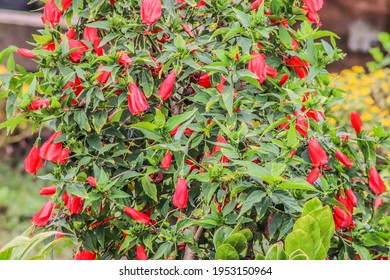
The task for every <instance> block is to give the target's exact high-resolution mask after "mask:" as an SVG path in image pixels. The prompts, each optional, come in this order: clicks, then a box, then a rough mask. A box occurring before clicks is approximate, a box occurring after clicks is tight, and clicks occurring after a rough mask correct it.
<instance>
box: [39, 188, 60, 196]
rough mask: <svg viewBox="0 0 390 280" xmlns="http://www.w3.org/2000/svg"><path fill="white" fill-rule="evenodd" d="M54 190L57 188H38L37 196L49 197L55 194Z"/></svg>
mask: <svg viewBox="0 0 390 280" xmlns="http://www.w3.org/2000/svg"><path fill="white" fill-rule="evenodd" d="M56 190H57V186H50V187H44V188H40V190H39V195H40V196H50V195H53V194H55V193H56Z"/></svg>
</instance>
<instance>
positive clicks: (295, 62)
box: [286, 56, 310, 80]
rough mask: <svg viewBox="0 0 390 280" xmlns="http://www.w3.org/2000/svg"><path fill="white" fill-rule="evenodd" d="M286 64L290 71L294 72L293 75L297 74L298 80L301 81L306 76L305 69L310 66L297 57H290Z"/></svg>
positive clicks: (306, 71)
mask: <svg viewBox="0 0 390 280" xmlns="http://www.w3.org/2000/svg"><path fill="white" fill-rule="evenodd" d="M286 64H287V66H289V67H290V68H292V70H294V71H295V73H297V75H298V77H299V79H301V80H302V79H304V78H305V77H306V76H307V74H308V73H309V71H308V70H307V68H308V67H309V66H310V64H309V63H308V62H306V61H302V60H301V59H300V58H299V57H297V56H293V57H291V58H290V59H289V60H288V61H287V62H286Z"/></svg>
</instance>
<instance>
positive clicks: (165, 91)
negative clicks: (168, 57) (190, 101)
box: [158, 71, 176, 100]
mask: <svg viewBox="0 0 390 280" xmlns="http://www.w3.org/2000/svg"><path fill="white" fill-rule="evenodd" d="M175 81H176V72H175V71H172V72H171V73H170V74H169V75H168V77H167V78H166V79H165V80H164V81H163V82H162V83H161V86H160V89H159V90H158V94H159V95H160V97H161V99H162V100H166V99H167V98H168V97H169V96H170V95H171V93H172V90H173V86H174V85H175Z"/></svg>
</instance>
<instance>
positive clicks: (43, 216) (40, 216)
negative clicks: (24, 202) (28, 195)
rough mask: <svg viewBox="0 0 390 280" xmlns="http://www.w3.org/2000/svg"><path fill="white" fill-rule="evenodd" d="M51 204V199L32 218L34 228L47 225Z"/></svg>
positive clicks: (51, 210)
mask: <svg viewBox="0 0 390 280" xmlns="http://www.w3.org/2000/svg"><path fill="white" fill-rule="evenodd" d="M53 206H54V205H53V202H52V201H51V199H50V200H49V201H48V202H46V204H45V205H44V206H43V207H42V209H41V210H39V211H38V212H37V213H36V214H35V215H34V216H33V218H32V220H31V221H32V223H33V224H34V225H35V226H36V227H43V226H46V225H47V224H48V223H49V219H50V217H51V213H52V212H53Z"/></svg>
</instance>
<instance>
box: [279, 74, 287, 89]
mask: <svg viewBox="0 0 390 280" xmlns="http://www.w3.org/2000/svg"><path fill="white" fill-rule="evenodd" d="M288 77H289V76H288V74H284V75H283V76H282V77H281V78H280V80H279V82H278V85H279V86H282V85H284V84H285V83H286V82H287V80H288Z"/></svg>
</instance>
